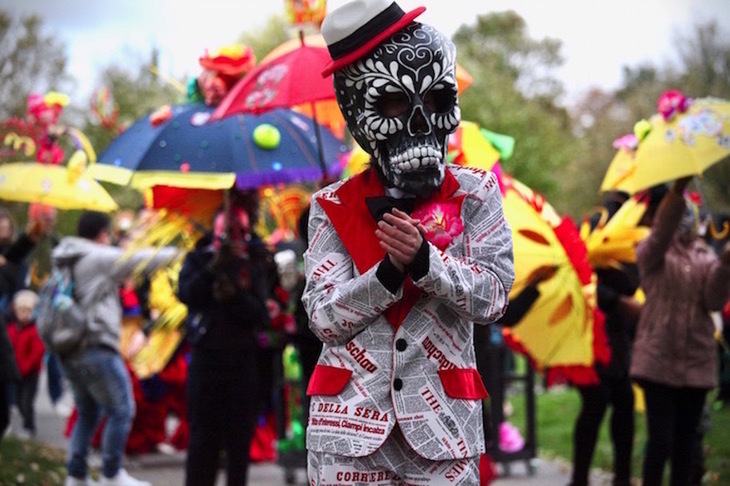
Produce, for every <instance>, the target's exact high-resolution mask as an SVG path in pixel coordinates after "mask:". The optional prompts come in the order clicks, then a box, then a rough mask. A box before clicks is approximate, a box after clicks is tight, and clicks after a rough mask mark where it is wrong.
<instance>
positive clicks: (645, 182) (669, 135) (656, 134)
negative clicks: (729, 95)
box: [600, 91, 730, 194]
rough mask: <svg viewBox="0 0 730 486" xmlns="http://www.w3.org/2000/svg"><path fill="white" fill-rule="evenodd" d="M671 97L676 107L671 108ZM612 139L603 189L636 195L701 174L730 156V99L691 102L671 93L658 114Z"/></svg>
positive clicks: (662, 99) (676, 93) (678, 94)
mask: <svg viewBox="0 0 730 486" xmlns="http://www.w3.org/2000/svg"><path fill="white" fill-rule="evenodd" d="M667 100H670V102H671V101H672V100H673V101H674V102H675V103H674V105H671V103H670V105H671V106H669V108H667ZM634 132H635V133H634V134H630V135H627V136H625V137H622V138H620V139H619V140H617V141H616V142H615V143H614V146H616V147H617V148H618V152H617V153H616V155H615V156H614V158H613V160H612V161H611V163H610V164H609V167H608V170H607V171H606V175H605V177H604V179H603V182H602V184H601V188H600V190H601V191H602V192H603V191H611V190H618V191H624V192H627V193H629V194H635V193H637V192H639V191H641V190H642V189H646V188H649V187H651V186H654V185H657V184H661V183H665V182H669V181H673V180H675V179H678V178H681V177H685V176H693V175H695V176H699V175H702V173H703V172H704V171H705V170H706V169H707V168H708V167H710V166H711V165H713V164H715V163H717V162H719V161H720V160H722V159H724V158H726V157H727V156H729V155H730V102H728V101H727V100H723V99H720V98H699V99H695V100H689V99H687V98H684V97H683V96H682V95H681V93H679V92H676V91H673V92H667V93H665V94H664V95H662V97H661V98H660V100H659V113H657V114H654V115H653V116H652V117H651V118H650V119H649V120H648V121H646V120H642V121H641V122H639V123H637V124H636V126H635V127H634Z"/></svg>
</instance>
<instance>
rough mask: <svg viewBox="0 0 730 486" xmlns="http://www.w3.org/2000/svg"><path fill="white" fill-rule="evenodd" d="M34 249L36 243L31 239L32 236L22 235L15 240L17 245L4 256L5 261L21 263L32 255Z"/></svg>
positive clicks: (11, 247) (14, 244)
mask: <svg viewBox="0 0 730 486" xmlns="http://www.w3.org/2000/svg"><path fill="white" fill-rule="evenodd" d="M34 247H35V242H34V241H33V240H31V239H30V236H28V235H27V234H25V233H22V234H21V235H20V236H18V239H17V240H15V243H13V244H12V245H11V246H10V248H8V251H7V253H5V255H4V256H5V259H6V260H7V261H9V262H13V263H20V262H22V261H23V259H25V257H27V256H28V255H29V254H30V252H31V251H32V250H33V248H34Z"/></svg>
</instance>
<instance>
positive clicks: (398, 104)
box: [375, 93, 411, 118]
mask: <svg viewBox="0 0 730 486" xmlns="http://www.w3.org/2000/svg"><path fill="white" fill-rule="evenodd" d="M410 106H411V101H410V100H409V99H408V96H406V94H405V93H386V94H384V95H383V96H381V97H380V99H378V101H377V102H376V104H375V107H376V109H377V110H378V112H379V113H380V114H381V115H383V116H385V117H390V118H392V117H396V116H401V115H403V114H405V113H407V112H408V109H409V108H410Z"/></svg>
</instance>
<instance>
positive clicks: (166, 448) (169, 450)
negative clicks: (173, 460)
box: [155, 442, 177, 456]
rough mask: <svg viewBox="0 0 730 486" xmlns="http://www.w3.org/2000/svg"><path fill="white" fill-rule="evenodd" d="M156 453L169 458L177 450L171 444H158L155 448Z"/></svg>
mask: <svg viewBox="0 0 730 486" xmlns="http://www.w3.org/2000/svg"><path fill="white" fill-rule="evenodd" d="M155 447H156V449H157V452H159V453H160V454H166V455H168V456H171V455H173V454H175V453H176V452H177V449H175V447H174V446H173V445H172V444H168V443H167V442H160V443H159V444H157V445H156V446H155Z"/></svg>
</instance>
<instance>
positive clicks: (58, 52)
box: [0, 11, 71, 120]
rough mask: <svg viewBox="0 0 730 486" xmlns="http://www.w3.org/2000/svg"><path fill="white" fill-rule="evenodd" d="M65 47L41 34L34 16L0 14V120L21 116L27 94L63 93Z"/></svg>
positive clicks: (65, 77)
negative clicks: (19, 16)
mask: <svg viewBox="0 0 730 486" xmlns="http://www.w3.org/2000/svg"><path fill="white" fill-rule="evenodd" d="M67 62H68V58H67V56H66V45H65V44H64V43H63V42H61V41H59V40H58V39H57V38H55V37H53V36H52V35H48V34H46V33H45V32H44V31H43V21H42V20H41V19H40V18H39V17H37V16H29V17H24V18H22V19H20V20H18V19H14V18H12V17H11V16H10V14H8V13H7V12H5V11H0V79H2V83H0V120H5V119H8V118H12V117H22V116H24V115H25V110H26V102H27V99H28V95H29V94H30V93H31V92H34V91H37V92H41V93H43V92H46V91H50V90H54V91H61V92H62V91H63V90H64V88H66V87H67V83H69V82H70V81H71V78H70V77H69V75H68V73H67V72H66V65H67Z"/></svg>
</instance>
